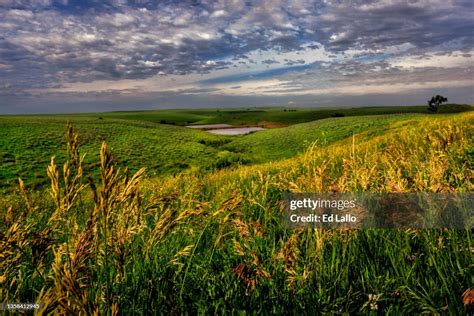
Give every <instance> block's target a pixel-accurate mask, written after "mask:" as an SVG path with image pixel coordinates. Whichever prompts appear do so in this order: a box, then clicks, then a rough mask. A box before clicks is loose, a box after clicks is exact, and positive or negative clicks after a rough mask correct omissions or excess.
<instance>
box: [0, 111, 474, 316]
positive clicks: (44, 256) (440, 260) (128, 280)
mask: <svg viewBox="0 0 474 316" xmlns="http://www.w3.org/2000/svg"><path fill="white" fill-rule="evenodd" d="M353 123H354V122H352V121H350V123H349V124H350V125H352V124H353ZM473 125H474V114H473V113H464V114H457V115H446V116H436V117H433V116H429V117H426V116H414V117H412V118H411V119H410V120H401V121H392V122H389V123H388V124H387V125H385V126H384V127H383V129H381V130H380V129H379V130H378V131H377V132H374V131H369V132H367V131H364V132H361V133H358V134H357V135H355V136H354V137H348V138H345V139H342V140H339V141H337V142H335V143H333V144H329V145H327V146H324V147H313V148H312V149H310V150H308V151H307V152H306V153H305V154H304V155H301V156H298V157H295V158H292V159H288V160H284V161H279V162H269V163H266V164H263V165H253V166H243V167H240V168H235V169H231V170H228V169H224V170H220V171H216V172H212V173H205V174H203V173H199V172H196V173H190V174H185V175H179V176H177V177H169V178H167V179H142V174H141V172H139V173H138V174H136V175H135V176H134V177H125V176H124V175H123V174H122V173H120V172H119V171H117V169H116V168H115V167H113V160H112V159H111V156H110V152H109V150H108V149H107V147H105V146H103V147H102V149H101V162H100V174H101V178H100V181H98V182H95V183H93V185H91V186H89V185H86V182H87V181H86V180H85V179H84V177H85V175H84V174H83V170H82V168H81V162H80V160H79V159H78V156H79V155H78V152H77V151H76V145H77V144H76V143H75V142H74V141H71V142H70V148H71V149H70V163H69V164H68V165H67V167H66V168H65V170H66V171H67V173H68V176H67V179H68V181H67V182H63V181H62V180H61V179H62V177H63V172H62V170H63V168H62V167H61V165H59V166H55V165H51V166H50V168H49V170H50V173H49V174H50V177H51V178H52V180H53V181H52V183H53V185H52V187H51V192H52V195H51V197H49V196H48V195H45V194H41V195H38V194H35V193H34V192H28V191H27V190H26V189H24V188H20V194H21V196H22V197H18V198H9V199H3V200H1V201H2V202H1V203H2V207H0V210H2V212H3V213H2V214H1V215H2V218H3V222H2V224H1V226H0V229H1V230H0V232H1V234H2V237H3V238H1V239H0V253H1V254H2V256H3V257H2V260H1V261H0V271H1V273H2V274H1V275H0V283H2V298H5V299H6V300H7V301H9V302H10V301H15V302H31V301H37V302H41V303H42V312H44V313H53V312H56V313H57V312H63V313H66V314H78V313H84V314H92V313H93V312H95V311H96V312H101V313H106V312H110V313H111V314H115V313H121V314H133V313H184V312H188V313H191V314H194V313H197V312H200V313H206V314H215V313H217V314H220V313H223V312H225V311H229V310H233V311H234V312H236V313H238V312H239V311H245V310H247V311H248V310H251V311H253V312H255V313H264V312H265V313H289V312H293V313H298V314H299V313H302V312H306V313H311V314H315V313H350V314H354V313H372V314H377V313H382V314H385V313H391V314H419V313H424V312H425V313H435V314H436V313H440V314H466V313H468V312H469V309H468V308H469V307H468V306H466V305H464V303H463V299H462V295H463V292H464V291H465V290H467V289H469V288H472V287H473V286H474V284H473V280H472V269H473V267H472V249H473V244H472V233H471V231H470V230H370V229H369V230H360V231H356V230H354V231H341V230H321V229H315V230H311V229H307V230H301V229H300V230H293V229H289V228H285V226H284V224H283V222H282V216H281V212H282V205H281V198H282V194H283V193H284V192H287V191H288V190H289V191H292V192H327V191H334V190H336V191H342V192H344V191H348V192H360V191H373V192H381V191H382V192H383V191H387V192H410V191H422V192H450V191H458V192H463V191H469V192H471V191H472V189H473V184H472V181H471V180H472V179H471V176H472V165H471V163H472V158H473V157H472V155H473V151H474V146H473V145H474V142H473V133H474V129H473ZM295 128H296V127H295ZM340 129H342V126H341V127H340ZM338 130H339V129H338ZM253 137H255V136H253ZM69 138H70V139H74V137H72V136H71V135H70V137H69ZM58 163H59V162H58ZM56 170H59V171H58V172H57V173H56ZM68 170H69V171H68ZM56 183H57V185H56ZM83 185H85V186H83ZM77 192H79V193H78V194H79V195H78V196H77V197H76V195H75V193H77Z"/></svg>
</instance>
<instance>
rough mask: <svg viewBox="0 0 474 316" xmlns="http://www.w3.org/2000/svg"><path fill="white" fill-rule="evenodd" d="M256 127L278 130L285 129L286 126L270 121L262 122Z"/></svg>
mask: <svg viewBox="0 0 474 316" xmlns="http://www.w3.org/2000/svg"><path fill="white" fill-rule="evenodd" d="M257 125H258V126H261V127H265V128H280V127H286V126H288V125H286V124H283V123H278V122H270V121H262V122H259V123H258V124H257Z"/></svg>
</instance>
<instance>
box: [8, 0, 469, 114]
mask: <svg viewBox="0 0 474 316" xmlns="http://www.w3.org/2000/svg"><path fill="white" fill-rule="evenodd" d="M473 4H474V1H472V0H458V1H457V0H407V1H401V0H393V1H392V0H383V1H362V0H360V1H359V0H353V1H350V0H335V1H333V0H318V1H310V0H294V1H290V0H287V1H285V0H266V1H265V0H262V1H257V0H252V1H240V0H229V1H218V0H189V1H186V0H181V1H178V0H175V1H172V0H163V1H148V0H134V1H127V0H85V1H79V0H0V113H41V112H43V113H50V112H79V111H109V110H133V109H152V108H173V107H177V108H192V107H237V106H245V107H247V106H262V105H263V106H275V105H283V106H362V105H402V104H425V103H426V100H427V99H428V98H429V97H430V96H431V95H433V94H443V95H445V96H447V97H448V98H449V100H450V101H453V102H460V103H461V102H462V103H474V63H473V61H474V56H473V53H474V7H473Z"/></svg>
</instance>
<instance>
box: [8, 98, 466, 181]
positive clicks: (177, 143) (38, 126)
mask: <svg viewBox="0 0 474 316" xmlns="http://www.w3.org/2000/svg"><path fill="white" fill-rule="evenodd" d="M443 109H444V111H454V112H455V111H466V110H469V109H470V107H466V106H461V105H458V106H451V107H449V106H445V107H444V108H443ZM425 111H426V107H379V108H359V109H338V110H324V109H323V110H321V109H318V110H314V109H313V110H311V109H295V110H284V109H265V110H263V109H258V110H255V109H252V110H165V111H145V112H111V113H95V114H72V115H32V116H0V148H1V150H0V166H1V167H0V189H2V188H3V189H8V188H11V187H12V186H13V185H16V183H17V179H18V178H22V179H24V180H26V181H27V182H28V183H29V184H30V186H32V187H33V188H36V187H41V186H43V185H45V184H46V183H47V179H46V176H45V173H44V166H45V165H46V164H47V163H48V162H49V160H50V157H51V156H56V157H57V158H58V159H62V158H64V157H65V150H64V144H65V139H64V136H63V131H64V126H65V124H66V121H67V120H71V121H72V122H73V123H74V126H75V127H76V128H77V130H78V131H79V134H80V143H81V144H82V146H83V153H85V154H86V169H91V168H92V167H93V166H94V162H95V161H97V151H96V148H97V147H98V146H100V144H101V142H103V141H106V142H107V143H108V144H109V146H110V147H111V148H113V150H114V152H115V153H116V154H117V157H119V158H118V159H119V160H118V165H119V166H121V167H122V168H124V167H128V168H129V169H130V170H131V171H136V170H138V169H139V168H140V167H142V166H145V167H146V168H147V172H148V174H149V176H168V175H174V174H178V173H180V172H182V171H185V170H188V171H189V170H196V169H197V170H201V171H203V172H205V171H208V170H215V169H220V168H224V167H229V166H235V165H239V164H253V163H262V162H267V161H274V160H280V159H286V158H290V157H292V156H294V155H297V154H301V153H302V152H304V151H305V150H306V148H307V147H308V145H309V144H311V143H313V142H317V143H318V144H319V145H328V144H330V143H332V142H334V141H338V140H340V139H342V138H345V137H348V136H351V135H352V134H353V133H359V132H362V131H368V130H370V131H371V132H373V133H377V132H378V133H380V132H383V128H384V127H385V126H386V125H387V124H389V123H391V122H394V121H397V120H408V119H411V118H413V117H414V115H416V114H398V115H395V114H394V115H388V114H387V113H399V112H414V113H416V112H425ZM336 112H338V113H343V114H344V115H346V116H352V115H368V114H370V115H372V116H366V117H361V116H354V117H342V118H328V119H324V118H326V117H330V116H331V115H333V114H334V113H336ZM384 113H385V114H384ZM373 115H376V116H373ZM315 119H317V120H318V121H314V122H309V123H302V124H297V123H300V122H307V121H310V120H315ZM160 122H162V123H163V122H166V123H167V124H160ZM258 122H274V123H281V124H285V125H292V124H296V125H292V126H289V127H286V128H278V129H271V130H267V131H262V132H258V133H254V134H250V135H244V136H222V135H212V134H210V133H207V132H203V131H199V130H191V129H187V128H184V127H180V126H173V124H175V125H185V124H189V123H193V124H197V123H199V124H207V123H231V124H241V125H252V124H256V123H258ZM168 123H170V124H168ZM171 123H172V124H171Z"/></svg>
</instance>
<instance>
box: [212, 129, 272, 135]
mask: <svg viewBox="0 0 474 316" xmlns="http://www.w3.org/2000/svg"><path fill="white" fill-rule="evenodd" d="M263 130H265V128H263V127H232V128H219V129H211V130H209V133H212V134H219V135H241V134H248V133H251V132H257V131H263Z"/></svg>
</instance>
